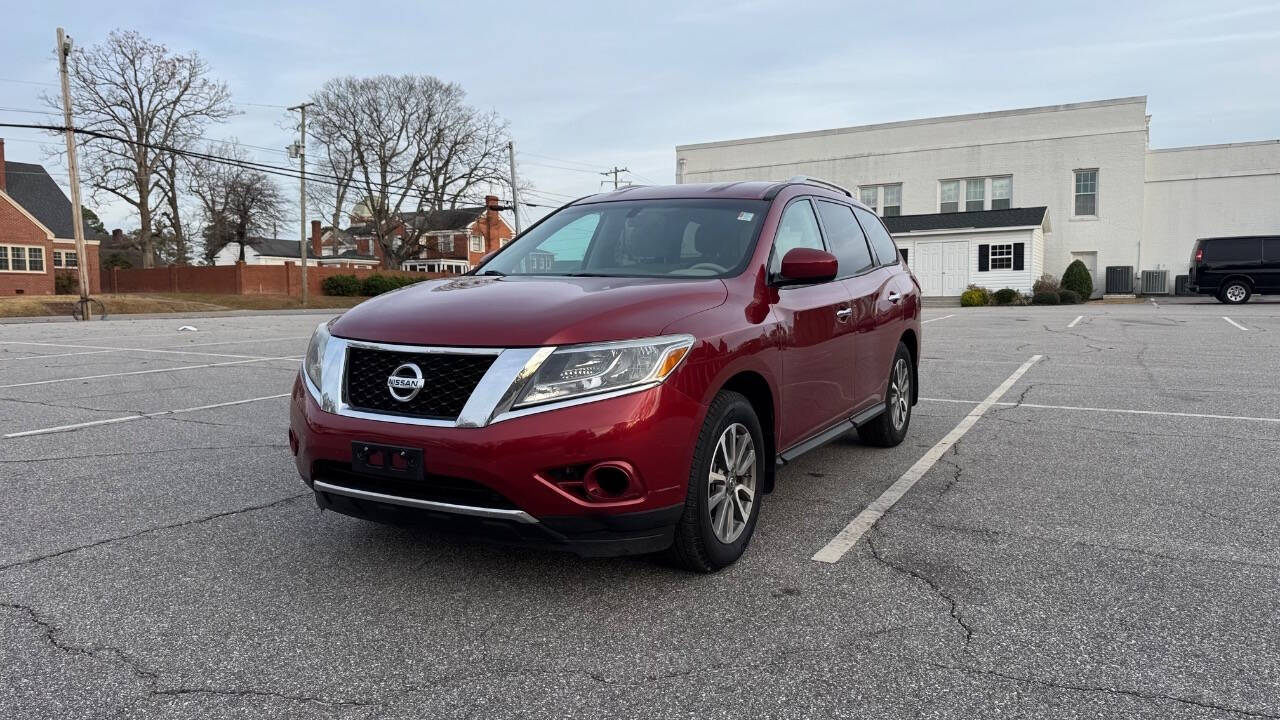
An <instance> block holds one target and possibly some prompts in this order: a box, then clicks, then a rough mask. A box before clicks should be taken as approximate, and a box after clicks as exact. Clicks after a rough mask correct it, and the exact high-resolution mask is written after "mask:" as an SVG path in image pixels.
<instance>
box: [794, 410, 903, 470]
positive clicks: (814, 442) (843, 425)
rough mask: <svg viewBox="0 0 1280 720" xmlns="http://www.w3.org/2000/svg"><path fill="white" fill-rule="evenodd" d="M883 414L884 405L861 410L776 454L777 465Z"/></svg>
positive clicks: (814, 448)
mask: <svg viewBox="0 0 1280 720" xmlns="http://www.w3.org/2000/svg"><path fill="white" fill-rule="evenodd" d="M883 412H884V403H877V404H876V405H875V406H873V407H869V408H867V409H866V410H863V411H862V412H860V413H858V414H857V415H854V416H853V417H851V418H849V419H848V420H841V421H840V422H838V423H836V424H835V425H832V426H831V427H829V428H827V429H826V430H823V431H822V432H820V433H818V434H817V435H814V436H813V437H811V438H809V439H808V440H805V441H804V442H801V443H799V444H797V445H793V446H791V447H790V448H788V449H786V450H783V451H782V452H780V453H778V465H786V464H787V463H789V462H794V461H795V459H796V458H798V457H800V456H801V455H803V454H805V453H807V452H809V451H810V450H816V449H817V448H820V447H822V446H823V445H826V444H827V443H829V442H831V441H832V440H835V439H836V438H838V437H840V436H841V435H844V434H845V433H847V432H849V431H850V430H856V429H858V426H859V425H865V424H867V423H868V422H870V421H872V420H875V419H876V418H877V417H880V413H883Z"/></svg>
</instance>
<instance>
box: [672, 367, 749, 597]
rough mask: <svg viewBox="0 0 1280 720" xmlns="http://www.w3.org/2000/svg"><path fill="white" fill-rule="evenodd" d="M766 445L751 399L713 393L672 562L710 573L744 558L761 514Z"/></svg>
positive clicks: (695, 459) (697, 450) (696, 455)
mask: <svg viewBox="0 0 1280 720" xmlns="http://www.w3.org/2000/svg"><path fill="white" fill-rule="evenodd" d="M764 448H765V444H764V440H763V435H762V433H761V429H760V420H759V418H757V417H756V412H755V409H754V408H752V406H751V403H750V402H748V400H747V399H746V398H745V397H743V396H742V395H740V394H739V393H736V392H731V391H723V392H721V393H720V394H718V395H716V398H715V400H713V401H712V403H711V408H710V409H709V410H708V411H707V419H706V421H705V422H703V425H702V431H701V432H700V433H699V435H698V445H697V448H696V450H695V451H694V457H693V467H692V469H691V471H690V473H689V489H688V492H687V494H686V496H685V506H684V514H683V515H682V516H681V517H680V523H679V525H677V527H676V538H675V543H674V544H673V545H672V546H671V549H670V550H669V551H668V556H669V558H670V559H671V560H672V561H673V562H675V563H676V564H678V565H680V566H682V567H685V568H688V569H689V570H694V571H696V572H712V571H715V570H719V569H720V568H722V567H725V566H726V565H731V564H733V562H734V561H736V560H737V559H738V558H739V557H741V556H742V553H743V551H745V550H746V549H747V544H748V543H749V542H751V535H752V533H754V532H755V528H756V518H758V517H759V515H760V499H761V494H762V493H761V488H762V487H763V480H764V468H765V465H764V463H765V460H766V457H765V451H764Z"/></svg>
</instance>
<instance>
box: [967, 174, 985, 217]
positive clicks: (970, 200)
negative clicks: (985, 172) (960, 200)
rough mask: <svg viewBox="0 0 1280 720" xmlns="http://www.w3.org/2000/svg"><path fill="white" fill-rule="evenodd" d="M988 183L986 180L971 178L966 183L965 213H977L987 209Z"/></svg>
mask: <svg viewBox="0 0 1280 720" xmlns="http://www.w3.org/2000/svg"><path fill="white" fill-rule="evenodd" d="M986 199H987V181H986V179H985V178H970V179H969V180H965V181H964V209H965V212H977V211H979V210H983V209H985V207H986V204H987V203H986Z"/></svg>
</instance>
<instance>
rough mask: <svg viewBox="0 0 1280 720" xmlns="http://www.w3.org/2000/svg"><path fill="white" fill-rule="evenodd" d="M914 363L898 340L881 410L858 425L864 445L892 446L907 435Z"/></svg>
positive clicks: (909, 425)
mask: <svg viewBox="0 0 1280 720" xmlns="http://www.w3.org/2000/svg"><path fill="white" fill-rule="evenodd" d="M915 376H916V373H915V367H913V364H912V361H911V351H910V350H908V349H907V346H906V344H905V343H898V350H897V352H895V353H894V354H893V362H892V363H891V364H890V365H889V380H888V382H887V383H886V385H885V393H884V412H882V413H880V414H879V415H877V416H876V418H875V419H874V420H872V421H870V422H868V423H865V424H863V425H859V426H858V437H860V438H862V441H863V442H865V443H867V444H868V445H876V446H878V447H893V446H895V445H897V444H898V443H900V442H902V440H903V439H904V438H906V437H907V429H908V428H910V427H911V404H912V399H913V398H914V397H915V396H914V394H913V393H914V390H913V389H912V383H913V382H914V380H915Z"/></svg>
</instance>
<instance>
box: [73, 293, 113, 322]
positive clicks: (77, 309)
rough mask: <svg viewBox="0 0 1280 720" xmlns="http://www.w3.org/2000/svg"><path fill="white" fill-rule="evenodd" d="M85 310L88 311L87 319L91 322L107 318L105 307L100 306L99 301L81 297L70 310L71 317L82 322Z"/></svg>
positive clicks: (100, 302)
mask: <svg viewBox="0 0 1280 720" xmlns="http://www.w3.org/2000/svg"><path fill="white" fill-rule="evenodd" d="M85 310H88V311H89V317H90V319H92V320H105V319H106V317H107V308H106V306H105V305H103V304H102V301H101V300H98V299H96V298H91V297H83V298H80V299H79V300H77V301H76V303H75V305H74V306H72V308H71V317H73V318H75V319H76V320H84V319H85V317H84V316H85Z"/></svg>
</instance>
